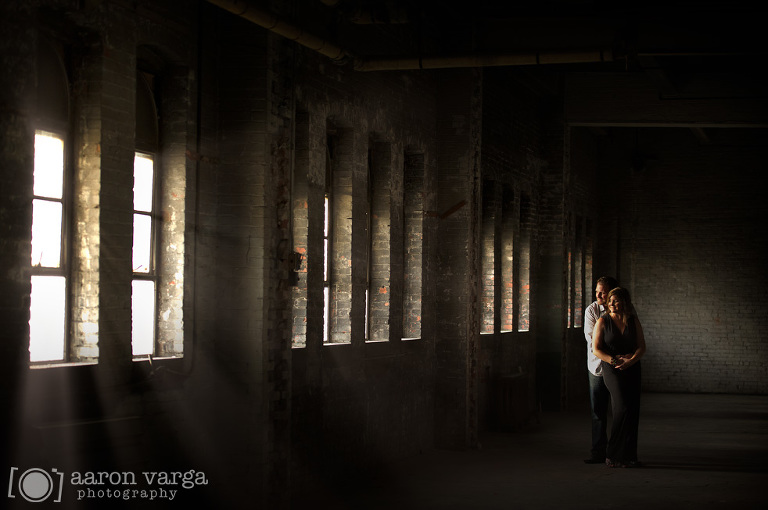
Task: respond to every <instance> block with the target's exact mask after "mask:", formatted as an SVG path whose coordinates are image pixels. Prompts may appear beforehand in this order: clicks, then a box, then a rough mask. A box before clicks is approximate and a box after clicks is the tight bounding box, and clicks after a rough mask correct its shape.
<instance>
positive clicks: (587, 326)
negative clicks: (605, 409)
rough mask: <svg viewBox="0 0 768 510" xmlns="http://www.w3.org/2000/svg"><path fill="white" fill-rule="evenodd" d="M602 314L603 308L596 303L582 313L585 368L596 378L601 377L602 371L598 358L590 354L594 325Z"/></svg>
mask: <svg viewBox="0 0 768 510" xmlns="http://www.w3.org/2000/svg"><path fill="white" fill-rule="evenodd" d="M604 312H605V308H604V307H603V306H602V305H598V304H597V301H594V302H593V303H592V304H591V305H589V306H588V307H587V310H586V311H585V312H584V337H585V338H586V339H587V368H588V369H589V371H590V372H592V374H594V375H597V376H602V375H603V369H602V367H601V366H600V358H598V357H597V356H595V354H594V353H593V352H592V332H593V331H594V329H595V323H596V322H597V320H598V319H599V318H600V316H601V315H603V313H604Z"/></svg>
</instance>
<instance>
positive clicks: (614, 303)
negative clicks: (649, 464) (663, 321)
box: [584, 276, 645, 467]
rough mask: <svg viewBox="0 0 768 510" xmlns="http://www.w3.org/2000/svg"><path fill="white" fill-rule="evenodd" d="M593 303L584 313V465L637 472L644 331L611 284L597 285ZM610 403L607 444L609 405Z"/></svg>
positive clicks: (614, 283)
mask: <svg viewBox="0 0 768 510" xmlns="http://www.w3.org/2000/svg"><path fill="white" fill-rule="evenodd" d="M595 299H596V300H595V302H594V303H592V304H591V305H589V307H587V310H586V312H585V313H584V336H585V337H586V340H587V367H588V368H589V397H590V404H591V406H592V449H591V452H590V457H589V458H588V459H586V460H585V461H584V462H586V463H587V464H602V463H603V462H605V463H606V465H608V467H639V466H640V462H639V461H638V460H637V429H638V424H639V418H640V358H642V357H643V354H645V337H644V336H643V328H642V326H641V325H640V321H639V320H638V318H637V313H636V312H635V308H634V307H633V306H632V301H631V300H630V297H629V292H628V291H627V290H626V289H624V288H622V287H619V283H618V282H617V281H616V279H615V278H611V277H610V276H603V277H602V278H599V279H598V280H597V284H596V285H595ZM609 402H610V403H611V406H612V407H611V410H612V423H611V434H610V438H609V437H608V434H607V428H608V405H609Z"/></svg>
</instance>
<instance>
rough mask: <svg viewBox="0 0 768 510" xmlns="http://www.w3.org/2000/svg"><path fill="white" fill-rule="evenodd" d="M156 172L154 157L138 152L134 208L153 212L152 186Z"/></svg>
mask: <svg viewBox="0 0 768 510" xmlns="http://www.w3.org/2000/svg"><path fill="white" fill-rule="evenodd" d="M154 174H155V172H154V161H153V160H152V158H151V157H150V156H147V155H144V154H138V153H137V154H136V157H135V158H134V160H133V208H134V210H136V211H141V212H152V186H153V180H154Z"/></svg>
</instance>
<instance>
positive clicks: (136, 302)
mask: <svg viewBox="0 0 768 510" xmlns="http://www.w3.org/2000/svg"><path fill="white" fill-rule="evenodd" d="M131 310H132V314H133V315H132V325H133V331H132V344H133V355H134V356H146V355H149V354H154V352H155V351H154V346H155V282H153V281H152V280H134V281H133V292H132V295H131Z"/></svg>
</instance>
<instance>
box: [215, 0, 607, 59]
mask: <svg viewBox="0 0 768 510" xmlns="http://www.w3.org/2000/svg"><path fill="white" fill-rule="evenodd" d="M208 2H210V3H212V4H214V5H217V6H218V7H221V8H222V9H224V10H227V11H229V12H231V13H233V14H236V15H237V16H240V17H242V18H244V19H247V20H248V21H250V22H252V23H255V24H257V25H259V26H260V27H263V28H265V29H267V30H269V31H271V32H274V33H276V34H278V35H281V36H283V37H285V38H286V39H290V40H291V41H295V42H296V43H298V44H301V45H302V46H305V47H307V48H309V49H311V50H314V51H316V52H318V53H320V54H321V55H325V56H326V57H328V58H330V59H332V60H334V61H337V62H344V61H346V60H353V61H354V69H355V70H356V71H396V70H400V71H403V70H413V69H447V68H462V67H493V66H532V65H543V64H583V63H594V62H606V61H612V60H613V53H612V51H611V50H610V49H592V50H563V51H529V52H520V53H499V54H476V55H459V56H444V57H395V58H370V59H366V58H356V57H355V56H354V55H353V54H352V53H351V52H349V51H347V50H345V49H344V48H342V47H340V46H338V45H336V44H334V43H332V42H329V41H326V40H324V39H321V38H320V37H317V36H315V35H312V34H310V33H308V32H306V31H304V30H303V29H302V28H299V27H297V26H294V25H292V24H290V23H287V22H285V21H282V20H280V19H279V18H278V17H277V16H275V15H273V14H270V13H268V12H265V11H262V10H260V9H257V8H255V7H253V6H251V5H249V3H248V2H247V1H244V0H208Z"/></svg>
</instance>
